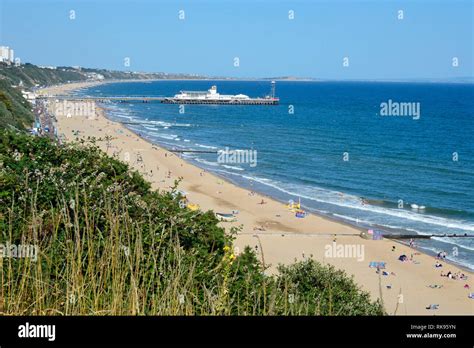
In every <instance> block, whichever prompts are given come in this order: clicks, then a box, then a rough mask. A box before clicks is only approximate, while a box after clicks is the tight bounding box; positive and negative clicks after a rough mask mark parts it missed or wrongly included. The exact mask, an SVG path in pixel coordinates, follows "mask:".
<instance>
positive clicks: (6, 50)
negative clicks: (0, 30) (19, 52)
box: [0, 46, 15, 64]
mask: <svg viewBox="0 0 474 348" xmlns="http://www.w3.org/2000/svg"><path fill="white" fill-rule="evenodd" d="M14 59H15V57H14V52H13V49H11V48H10V47H8V46H0V62H5V63H8V64H11V63H13V62H14Z"/></svg>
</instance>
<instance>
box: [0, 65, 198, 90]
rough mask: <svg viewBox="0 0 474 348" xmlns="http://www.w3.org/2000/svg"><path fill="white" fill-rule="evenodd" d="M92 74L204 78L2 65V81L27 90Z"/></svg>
mask: <svg viewBox="0 0 474 348" xmlns="http://www.w3.org/2000/svg"><path fill="white" fill-rule="evenodd" d="M91 74H100V75H102V76H103V77H104V79H106V80H131V79H134V80H135V79H136V80H147V79H176V78H188V79H189V78H202V76H194V75H187V74H163V73H139V72H129V71H113V70H106V69H91V68H80V69H77V68H74V67H68V66H58V67H56V68H55V69H49V68H41V67H39V66H36V65H33V64H30V63H26V64H22V65H19V66H15V65H7V64H5V63H0V79H4V80H7V81H10V83H11V84H12V85H14V86H19V85H20V84H21V85H23V87H25V88H27V87H28V88H29V87H35V86H49V85H55V84H60V83H68V82H80V81H86V80H88V79H90V76H91Z"/></svg>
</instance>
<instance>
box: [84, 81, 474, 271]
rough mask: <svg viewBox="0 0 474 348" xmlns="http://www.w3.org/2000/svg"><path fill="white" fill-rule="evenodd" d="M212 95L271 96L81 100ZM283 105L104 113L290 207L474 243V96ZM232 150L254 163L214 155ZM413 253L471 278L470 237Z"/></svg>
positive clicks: (361, 91) (361, 93) (459, 87)
mask: <svg viewBox="0 0 474 348" xmlns="http://www.w3.org/2000/svg"><path fill="white" fill-rule="evenodd" d="M212 85H216V86H217V88H218V92H219V93H221V94H245V95H248V96H250V97H262V96H265V95H268V94H269V93H270V86H271V84H270V81H267V80H261V81H240V80H238V81H235V80H234V81H230V80H222V81H220V80H216V81H212V80H200V81H197V80H187V81H183V80H178V81H171V80H163V81H146V82H129V83H112V84H104V85H100V86H94V87H90V88H87V89H82V90H79V91H77V92H76V93H77V94H78V95H82V96H94V97H98V96H104V97H105V96H157V97H163V96H173V95H175V94H177V93H179V92H180V91H181V90H191V91H196V90H199V91H201V90H204V91H205V90H208V89H209V88H210V87H211V86H212ZM276 95H277V96H278V97H279V98H280V103H279V105H274V106H268V105H261V106H258V105H251V106H248V105H247V106H244V105H242V106H235V105H234V106H232V105H184V106H180V105H175V104H162V103H160V102H159V101H154V102H148V103H144V102H142V101H133V102H122V103H120V102H108V103H104V104H103V106H104V107H105V108H106V110H107V115H108V117H109V118H110V119H112V120H115V121H119V122H125V123H126V124H125V126H126V127H128V128H129V129H131V130H132V131H134V132H136V133H138V134H140V135H141V136H142V137H144V138H146V139H148V140H149V141H151V142H153V143H156V144H158V145H161V146H163V147H165V148H168V149H181V150H201V151H208V152H198V153H183V154H182V157H183V159H185V160H187V161H188V162H190V163H193V164H195V165H197V166H199V167H201V168H203V169H205V170H208V171H211V172H213V173H215V174H217V175H220V176H222V177H224V178H226V179H227V180H229V181H231V182H233V183H235V184H237V185H240V186H242V187H245V188H248V189H251V190H253V191H256V192H260V193H262V194H266V195H268V196H271V197H273V198H275V199H277V200H280V201H282V202H287V201H289V200H293V201H298V200H300V201H301V205H302V207H303V208H304V209H305V210H307V211H310V212H314V213H317V214H322V215H325V216H327V217H329V218H333V219H337V220H342V221H344V222H347V223H350V224H353V225H355V226H358V227H361V228H364V229H373V230H375V231H380V232H382V233H386V234H388V233H392V234H414V235H427V234H429V235H431V234H434V235H444V234H448V235H454V234H456V235H457V236H460V235H467V236H474V84H469V83H465V84H464V83H414V82H337V81H277V82H276ZM226 149H227V150H228V151H229V152H228V154H231V153H234V154H236V153H238V152H239V151H240V153H246V154H247V155H249V154H253V155H254V157H252V161H247V163H245V159H247V160H248V158H249V157H245V156H240V157H239V156H234V158H232V156H229V157H227V158H226V160H225V161H223V160H222V158H220V159H219V154H222V153H216V151H220V150H226ZM247 150H248V151H247ZM245 151H246V152H245ZM250 151H252V152H250ZM236 158H237V159H240V160H241V161H240V163H234V162H239V161H237V160H235V159H236ZM233 159H234V160H233ZM243 162H244V163H243ZM415 243H416V246H417V247H418V248H421V249H422V250H423V251H425V252H427V253H430V254H436V253H438V252H440V251H446V252H447V259H448V260H450V261H452V262H454V263H457V264H459V265H461V266H463V267H465V268H468V269H470V270H474V237H471V238H469V237H468V238H466V237H443V236H435V237H432V238H430V239H416V241H415Z"/></svg>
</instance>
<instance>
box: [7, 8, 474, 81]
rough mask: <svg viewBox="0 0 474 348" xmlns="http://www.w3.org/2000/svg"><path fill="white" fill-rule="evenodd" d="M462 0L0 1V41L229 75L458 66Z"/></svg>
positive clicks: (465, 67) (88, 61) (47, 61)
mask: <svg viewBox="0 0 474 348" xmlns="http://www.w3.org/2000/svg"><path fill="white" fill-rule="evenodd" d="M473 3H474V2H473V1H472V0H465V1H462V0H460V1H458V0H444V1H437V0H426V1H419V0H412V1H383V0H370V1H349V0H347V1H310V0H302V1H295V0H291V1H289V0H288V1H255V0H254V1H246V0H207V1H199V0H194V1H147V0H121V1H120V0H119V1H110V0H95V1H91V0H83V1H79V0H59V1H58V0H56V1H52V0H0V11H1V13H0V16H1V17H0V44H1V45H7V46H10V47H13V48H14V50H15V55H16V56H18V57H20V58H21V60H22V62H31V63H34V64H38V65H79V66H84V67H98V68H108V69H117V70H132V71H150V72H153V71H163V72H184V73H197V74H205V75H214V76H216V75H220V76H235V77H275V76H298V77H315V78H329V79H391V78H407V79H412V78H455V77H461V76H462V77H469V76H473V61H474V57H473V45H474V43H473V31H474V24H473V17H474V9H473V6H474V5H473ZM180 10H184V16H185V18H184V20H183V19H180V18H179V15H180V12H179V11H180ZM291 10H292V11H294V19H290V18H289V17H290V12H289V11H291ZM399 10H402V11H403V19H399V16H400V15H401V13H400V12H399ZM71 11H74V14H75V19H71V14H72V13H71ZM126 57H129V58H130V67H126V66H125V65H124V63H125V58H126ZM344 57H348V59H349V61H348V62H349V66H347V67H344V66H343V62H344V61H343V59H344ZM454 57H456V58H457V60H458V63H459V64H458V66H457V67H453V58H454ZM235 58H238V59H239V66H238V67H236V66H234V63H235V62H236V61H235Z"/></svg>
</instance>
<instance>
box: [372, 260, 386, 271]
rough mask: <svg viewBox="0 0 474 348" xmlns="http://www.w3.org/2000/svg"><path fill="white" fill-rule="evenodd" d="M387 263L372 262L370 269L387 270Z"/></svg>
mask: <svg viewBox="0 0 474 348" xmlns="http://www.w3.org/2000/svg"><path fill="white" fill-rule="evenodd" d="M385 263H386V262H381V261H371V262H370V263H369V267H370V268H380V269H385Z"/></svg>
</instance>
